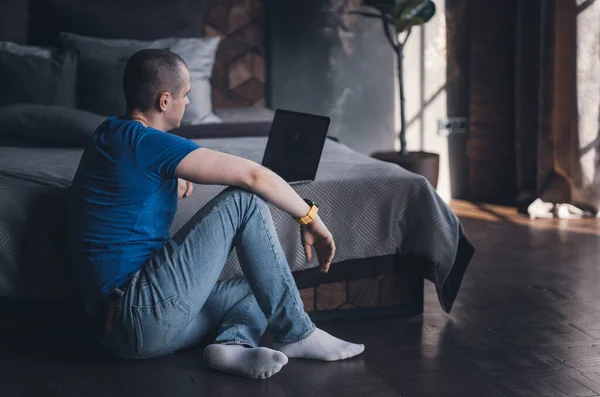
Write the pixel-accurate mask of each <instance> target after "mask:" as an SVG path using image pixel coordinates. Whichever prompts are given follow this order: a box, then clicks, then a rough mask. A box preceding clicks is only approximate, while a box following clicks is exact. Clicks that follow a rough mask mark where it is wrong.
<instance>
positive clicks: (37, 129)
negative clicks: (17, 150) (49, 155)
mask: <svg viewBox="0 0 600 397" xmlns="http://www.w3.org/2000/svg"><path fill="white" fill-rule="evenodd" d="M105 120H106V117H104V116H100V115H98V114H94V113H89V112H86V111H83V110H78V109H71V108H65V107H61V106H52V105H37V104H17V105H11V106H4V107H2V108H0V139H1V140H2V141H3V142H5V143H6V142H18V143H27V144H35V145H42V146H69V147H71V146H77V147H82V146H85V145H86V144H87V142H88V141H89V138H90V137H91V136H92V134H93V133H94V131H95V130H96V128H97V127H98V126H99V125H100V124H102V123H103V122H104V121H105Z"/></svg>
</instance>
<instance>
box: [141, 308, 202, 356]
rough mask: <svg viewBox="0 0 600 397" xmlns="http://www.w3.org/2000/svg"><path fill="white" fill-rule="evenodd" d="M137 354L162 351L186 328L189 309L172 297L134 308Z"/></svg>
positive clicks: (150, 353)
mask: <svg viewBox="0 0 600 397" xmlns="http://www.w3.org/2000/svg"><path fill="white" fill-rule="evenodd" d="M133 316H134V322H135V325H134V327H135V334H136V353H137V354H143V355H153V354H156V353H159V352H160V351H162V350H163V349H164V348H165V347H167V345H168V344H169V343H170V342H171V341H172V340H173V339H174V338H175V337H176V336H177V335H178V334H179V333H180V332H181V331H182V330H183V329H184V328H185V326H186V324H187V322H188V318H189V316H190V309H189V307H188V306H187V305H186V304H185V303H183V302H182V301H180V300H179V299H177V298H176V297H175V296H172V297H170V298H168V299H166V300H164V301H162V302H159V303H157V304H154V305H147V306H133Z"/></svg>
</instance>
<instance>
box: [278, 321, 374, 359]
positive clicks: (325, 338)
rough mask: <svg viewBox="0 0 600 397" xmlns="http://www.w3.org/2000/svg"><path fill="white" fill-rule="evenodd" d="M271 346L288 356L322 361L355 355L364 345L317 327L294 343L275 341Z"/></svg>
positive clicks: (361, 350) (362, 349)
mask: <svg viewBox="0 0 600 397" xmlns="http://www.w3.org/2000/svg"><path fill="white" fill-rule="evenodd" d="M273 348H274V349H276V350H279V351H281V352H282V353H284V354H285V355H286V356H288V357H289V358H310V359H313V360H323V361H336V360H344V359H346V358H350V357H354V356H357V355H359V354H360V353H362V352H363V351H364V350H365V346H364V345H358V344H355V343H350V342H346V341H343V340H341V339H338V338H336V337H335V336H332V335H330V334H328V333H327V332H325V331H323V330H322V329H319V328H317V329H315V331H314V332H313V333H312V334H310V335H309V337H308V338H306V339H303V340H301V341H299V342H294V343H286V344H279V343H275V344H274V346H273Z"/></svg>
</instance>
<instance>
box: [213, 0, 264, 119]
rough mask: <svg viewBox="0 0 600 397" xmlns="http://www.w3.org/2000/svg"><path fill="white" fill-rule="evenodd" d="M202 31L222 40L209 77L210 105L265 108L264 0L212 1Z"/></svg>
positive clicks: (217, 106)
mask: <svg viewBox="0 0 600 397" xmlns="http://www.w3.org/2000/svg"><path fill="white" fill-rule="evenodd" d="M204 31H205V35H206V36H219V37H221V43H220V44H219V49H218V51H217V56H216V61H215V65H214V68H213V75H212V78H211V85H212V88H213V90H212V99H213V106H214V107H215V108H224V107H242V106H264V105H265V100H264V98H265V56H266V54H265V2H264V0H229V1H218V0H211V1H210V3H209V9H208V12H207V17H206V25H205V28H204Z"/></svg>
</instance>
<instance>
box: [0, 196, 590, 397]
mask: <svg viewBox="0 0 600 397" xmlns="http://www.w3.org/2000/svg"><path fill="white" fill-rule="evenodd" d="M453 208H454V210H455V211H456V212H457V214H458V215H459V216H460V217H461V221H462V222H463V225H464V228H465V230H466V233H467V235H468V236H469V238H470V239H471V240H472V242H473V244H474V245H475V247H476V249H477V252H476V254H475V256H474V258H473V262H472V264H471V266H470V268H469V269H468V271H467V274H466V276H465V279H464V281H463V284H462V289H461V291H460V293H459V296H458V299H457V301H456V303H455V306H454V309H453V311H452V313H451V314H449V315H448V314H446V313H444V312H443V311H442V310H441V308H440V307H439V304H438V301H437V296H436V293H435V288H434V287H433V285H431V284H430V283H427V284H426V289H425V313H424V314H423V315H422V316H416V317H414V316H413V317H408V318H396V317H388V318H379V319H369V320H347V321H333V322H325V323H319V326H320V327H322V328H323V329H325V330H326V331H328V332H331V333H332V334H334V335H337V336H339V337H341V338H346V339H348V340H350V341H355V342H361V343H364V344H365V345H366V352H365V354H364V355H362V356H360V357H358V358H355V359H352V360H347V361H342V362H334V363H322V362H311V361H303V360H290V363H289V364H288V365H287V366H286V367H284V369H283V370H282V372H281V373H279V374H277V375H276V376H274V377H273V378H271V379H269V380H266V381H249V380H244V379H239V378H235V377H232V376H228V375H224V374H220V373H217V372H214V371H212V370H210V369H208V368H207V367H206V366H205V365H204V363H203V362H202V359H201V350H200V349H189V350H187V351H183V352H179V353H177V354H175V355H172V356H169V357H164V358H161V359H157V360H151V361H143V362H121V361H116V360H113V359H111V358H110V357H107V356H105V355H104V354H103V353H102V352H101V350H100V349H99V348H98V347H97V346H96V345H95V344H94V343H93V342H91V341H90V340H89V339H88V338H87V337H86V336H85V335H83V334H82V332H81V330H78V329H77V328H74V327H72V326H66V325H65V327H63V328H64V329H63V330H57V331H52V332H47V331H44V332H30V333H27V334H19V335H14V334H6V333H5V334H2V335H0V368H1V369H2V370H1V371H0V396H1V397H13V396H14V397H17V396H19V397H22V396H28V397H29V396H44V397H46V396H78V397H79V396H93V397H96V396H102V397H107V396H128V397H129V396H144V397H155V396H194V397H199V396H247V397H259V396H260V397H262V396H302V397H312V396H327V397H329V396H373V397H378V396H380V397H387V396H406V397H414V396H423V397H429V396H431V397H442V396H444V397H445V396H457V397H471V396H474V397H486V396H491V397H501V396H504V397H517V396H523V397H525V396H527V397H532V396H541V397H542V396H543V397H551V396H561V397H564V396H580V397H586V396H597V395H600V223H599V220H597V219H593V220H590V219H587V220H572V221H558V220H547V219H544V220H535V221H532V220H530V219H528V218H527V217H525V216H523V215H520V214H518V213H517V212H516V210H514V209H511V208H504V207H496V206H487V205H477V204H472V203H465V202H456V203H453ZM7 328H10V327H7ZM5 329H6V328H5Z"/></svg>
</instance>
